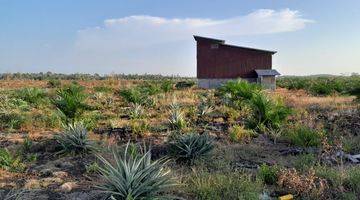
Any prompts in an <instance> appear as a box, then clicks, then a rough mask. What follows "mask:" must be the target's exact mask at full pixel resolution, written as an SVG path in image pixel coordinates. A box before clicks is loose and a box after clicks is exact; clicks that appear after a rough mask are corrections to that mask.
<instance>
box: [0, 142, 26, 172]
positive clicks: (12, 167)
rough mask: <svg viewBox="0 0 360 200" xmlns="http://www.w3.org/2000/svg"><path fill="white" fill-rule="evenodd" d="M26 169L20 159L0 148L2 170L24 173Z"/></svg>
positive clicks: (0, 167) (0, 166)
mask: <svg viewBox="0 0 360 200" xmlns="http://www.w3.org/2000/svg"><path fill="white" fill-rule="evenodd" d="M24 168H25V166H24V164H23V163H22V162H21V160H20V158H19V157H14V156H13V155H11V153H10V152H9V151H8V150H7V149H3V148H0V169H5V170H9V171H23V170H24Z"/></svg>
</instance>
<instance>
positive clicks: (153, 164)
mask: <svg viewBox="0 0 360 200" xmlns="http://www.w3.org/2000/svg"><path fill="white" fill-rule="evenodd" d="M128 147H129V143H128V145H127V146H126V149H125V152H124V155H123V156H118V155H117V153H115V152H113V157H114V161H115V164H111V162H110V161H108V160H106V159H105V158H104V157H102V156H98V158H99V159H100V161H101V162H102V165H103V166H100V167H99V171H100V175H101V178H102V179H103V180H104V182H105V183H104V184H103V185H100V186H99V188H100V189H101V190H102V191H103V192H105V193H106V194H107V195H108V196H109V197H110V198H111V199H116V200H130V199H158V198H164V194H162V192H165V191H166V190H167V189H169V188H170V187H172V186H174V185H175V184H174V182H173V180H172V178H171V177H170V175H169V173H170V171H168V170H165V165H166V162H167V160H166V159H160V160H156V161H152V160H151V153H150V151H147V152H145V153H144V154H143V155H140V156H139V155H134V156H131V155H129V153H130V152H129V151H128Z"/></svg>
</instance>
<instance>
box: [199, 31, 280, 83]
mask: <svg viewBox="0 0 360 200" xmlns="http://www.w3.org/2000/svg"><path fill="white" fill-rule="evenodd" d="M194 38H195V41H196V43H197V45H196V49H197V50H196V52H197V55H196V58H197V78H198V85H199V87H201V88H216V87H218V86H220V85H221V84H223V83H225V82H227V81H229V80H233V79H239V78H241V79H244V80H247V81H249V82H257V83H260V84H262V85H264V87H267V88H269V89H275V87H276V86H275V84H276V82H275V76H276V75H279V73H278V72H277V71H276V70H273V69H272V55H274V54H275V53H276V51H269V50H264V49H256V48H250V47H243V46H235V45H230V44H226V43H225V40H219V39H214V38H207V37H201V36H194ZM256 70H259V71H258V72H256Z"/></svg>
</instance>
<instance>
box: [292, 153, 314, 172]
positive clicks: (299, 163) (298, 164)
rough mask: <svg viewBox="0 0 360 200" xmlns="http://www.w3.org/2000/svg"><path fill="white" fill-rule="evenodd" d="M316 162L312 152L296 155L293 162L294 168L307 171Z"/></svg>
mask: <svg viewBox="0 0 360 200" xmlns="http://www.w3.org/2000/svg"><path fill="white" fill-rule="evenodd" d="M315 164H316V157H315V155H314V154H311V153H309V154H301V155H299V156H298V157H297V159H296V160H295V163H294V167H295V169H297V170H298V171H301V172H305V171H308V170H309V169H310V168H312V167H314V166H315Z"/></svg>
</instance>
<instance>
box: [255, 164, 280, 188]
mask: <svg viewBox="0 0 360 200" xmlns="http://www.w3.org/2000/svg"><path fill="white" fill-rule="evenodd" d="M278 174H279V167H278V166H268V165H266V164H262V165H261V166H260V169H259V177H260V178H261V180H262V181H263V182H264V183H266V184H269V185H274V184H275V183H276V182H277V180H278Z"/></svg>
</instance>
